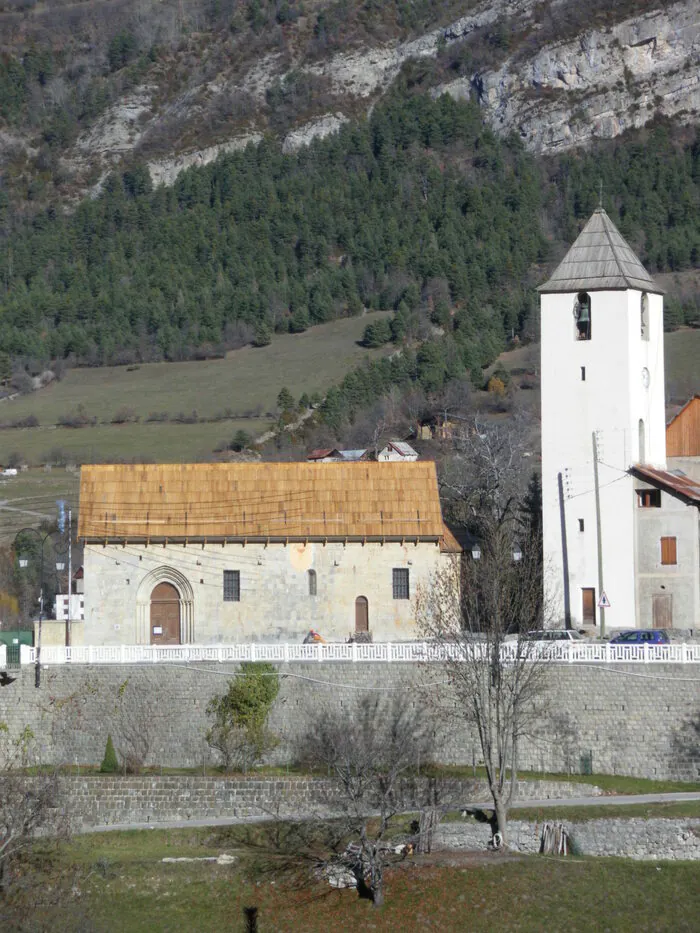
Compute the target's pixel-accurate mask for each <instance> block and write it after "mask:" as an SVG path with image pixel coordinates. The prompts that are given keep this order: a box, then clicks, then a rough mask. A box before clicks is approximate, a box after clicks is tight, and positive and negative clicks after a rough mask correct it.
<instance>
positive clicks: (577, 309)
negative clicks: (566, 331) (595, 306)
mask: <svg viewBox="0 0 700 933" xmlns="http://www.w3.org/2000/svg"><path fill="white" fill-rule="evenodd" d="M574 320H575V321H576V329H575V337H576V339H577V340H590V339H591V296H590V295H589V294H588V292H579V294H578V295H577V296H576V303H575V304H574Z"/></svg>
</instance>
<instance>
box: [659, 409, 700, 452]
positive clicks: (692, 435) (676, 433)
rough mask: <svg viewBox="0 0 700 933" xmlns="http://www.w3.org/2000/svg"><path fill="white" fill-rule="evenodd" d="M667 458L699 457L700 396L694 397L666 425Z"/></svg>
mask: <svg viewBox="0 0 700 933" xmlns="http://www.w3.org/2000/svg"><path fill="white" fill-rule="evenodd" d="M666 456H667V457H700V395H694V396H693V398H691V399H689V400H688V401H687V402H686V403H685V405H684V406H683V407H682V408H681V410H680V411H679V412H678V414H677V415H674V417H673V418H671V420H670V421H669V423H668V424H667V425H666Z"/></svg>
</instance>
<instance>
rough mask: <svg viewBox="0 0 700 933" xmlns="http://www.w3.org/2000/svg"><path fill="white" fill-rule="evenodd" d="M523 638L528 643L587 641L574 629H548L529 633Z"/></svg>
mask: <svg viewBox="0 0 700 933" xmlns="http://www.w3.org/2000/svg"><path fill="white" fill-rule="evenodd" d="M523 638H526V639H527V640H528V641H585V638H584V637H583V635H581V633H580V632H577V631H576V630H575V629H572V628H547V629H540V630H539V631H535V632H527V633H526V634H525V635H524V636H523Z"/></svg>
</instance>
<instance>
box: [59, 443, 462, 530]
mask: <svg viewBox="0 0 700 933" xmlns="http://www.w3.org/2000/svg"><path fill="white" fill-rule="evenodd" d="M445 532H446V529H445V527H444V525H443V520H442V512H441V510H440V499H439V495H438V484H437V474H436V471H435V464H434V463H432V462H430V461H423V462H417V463H401V462H399V463H373V462H361V463H185V464H138V465H121V464H120V465H99V466H84V467H83V468H82V469H81V474H80V519H79V526H78V535H79V537H80V538H82V539H84V540H87V541H91V540H92V541H106V540H109V541H115V540H116V541H124V540H130V541H134V540H164V539H170V540H172V539H179V540H193V539H208V540H212V539H219V540H220V539H227V540H241V539H245V540H253V539H258V540H261V539H262V540H267V539H270V540H308V539H315V540H330V539H335V540H346V539H354V540H362V539H374V540H383V539H391V540H402V539H404V538H406V539H409V540H415V539H421V540H430V541H435V542H442V541H443V539H444V538H445Z"/></svg>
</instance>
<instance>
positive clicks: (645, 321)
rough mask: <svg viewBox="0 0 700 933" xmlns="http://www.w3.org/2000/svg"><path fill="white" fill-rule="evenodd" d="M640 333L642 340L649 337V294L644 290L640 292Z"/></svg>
mask: <svg viewBox="0 0 700 933" xmlns="http://www.w3.org/2000/svg"><path fill="white" fill-rule="evenodd" d="M640 318H641V333H642V340H648V339H649V296H648V295H647V293H646V292H644V293H643V294H642V309H641V315H640Z"/></svg>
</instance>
